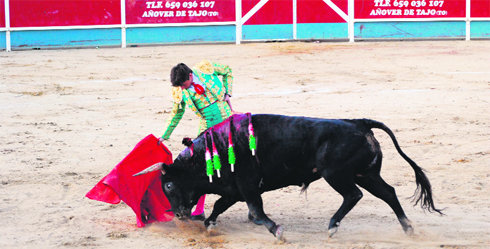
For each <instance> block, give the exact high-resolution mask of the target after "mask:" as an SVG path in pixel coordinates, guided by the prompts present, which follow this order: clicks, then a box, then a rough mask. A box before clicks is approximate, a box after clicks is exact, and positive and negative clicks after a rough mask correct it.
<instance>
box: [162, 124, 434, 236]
mask: <svg viewBox="0 0 490 249" xmlns="http://www.w3.org/2000/svg"><path fill="white" fill-rule="evenodd" d="M251 120H252V124H253V128H254V130H255V137H256V141H257V150H256V155H255V156H253V155H252V154H251V151H250V148H249V140H248V138H249V136H248V135H249V132H248V129H247V127H248V123H249V118H248V117H247V115H234V116H232V117H231V122H229V121H225V122H223V123H221V124H218V125H217V126H215V127H213V128H211V129H210V132H208V133H211V134H212V136H213V138H214V142H215V143H216V147H217V149H218V152H219V155H221V164H222V169H221V177H220V178H218V177H217V176H216V174H215V175H214V176H213V181H212V183H210V182H209V178H208V176H207V175H206V163H205V159H204V158H205V155H204V154H205V144H207V146H209V148H210V145H211V138H210V137H209V135H208V136H206V132H205V133H203V134H201V135H200V136H199V137H198V138H196V139H195V140H194V141H193V150H192V151H191V147H189V148H186V149H185V150H184V151H182V152H181V153H180V155H179V156H178V157H177V158H176V159H175V161H174V163H173V164H172V165H163V164H157V165H155V166H154V167H153V169H154V170H155V169H161V170H162V173H163V175H162V188H163V191H164V193H165V195H166V196H167V198H168V200H169V201H170V204H171V206H172V209H171V211H173V212H174V214H175V215H176V217H178V218H179V219H186V218H189V217H190V212H191V209H192V208H193V207H194V205H196V203H197V200H198V198H199V197H200V196H202V195H203V194H217V195H220V196H221V198H220V199H218V200H217V201H216V203H215V204H214V208H213V211H212V213H211V215H210V216H209V217H208V218H207V219H206V220H205V221H204V224H205V226H206V227H208V228H209V226H210V225H215V224H216V218H217V217H218V216H219V215H220V214H221V213H223V212H224V211H226V210H227V209H228V208H229V207H231V206H232V205H233V204H235V203H236V202H238V201H245V202H246V203H247V206H248V208H249V218H250V219H252V220H254V222H255V223H257V224H264V225H265V226H266V227H267V229H268V230H269V231H270V232H271V233H272V234H274V236H276V237H277V238H278V239H282V238H283V237H282V231H283V229H282V228H281V226H280V225H276V223H275V222H274V221H272V220H271V219H269V217H267V215H266V214H265V213H264V209H263V204H262V197H261V194H262V193H263V192H266V191H271V190H275V189H279V188H282V187H286V186H290V185H298V186H303V189H306V188H307V187H308V185H309V184H310V183H311V182H313V181H316V180H318V179H320V178H321V177H323V179H325V180H326V181H327V182H328V184H330V186H332V188H333V189H335V190H336V191H337V192H338V193H339V194H341V195H342V197H343V202H342V205H341V206H340V208H339V209H338V210H337V212H336V213H335V214H334V215H333V217H332V218H331V219H330V224H329V230H328V234H329V235H330V236H331V235H333V234H334V233H335V232H336V231H337V228H338V226H339V224H340V221H341V220H342V218H344V216H345V215H346V214H347V213H348V212H349V211H350V210H351V209H352V208H353V207H354V206H355V205H356V203H357V202H358V201H359V200H360V199H361V198H362V192H361V190H359V188H358V187H357V186H360V187H362V188H364V189H365V190H367V191H368V192H370V193H371V194H373V195H374V196H376V197H378V198H380V199H381V200H383V201H385V202H386V203H387V204H388V205H389V206H390V207H391V208H392V209H393V211H394V212H395V214H396V216H397V218H398V220H399V221H400V223H401V225H402V227H403V230H404V231H405V232H406V233H407V234H412V233H413V228H412V226H411V224H410V221H409V220H408V219H407V217H406V215H405V213H404V211H403V209H402V207H401V205H400V203H399V201H398V198H397V196H396V194H395V190H394V188H393V187H392V186H390V185H389V184H387V183H386V182H385V181H384V180H383V179H382V178H381V176H380V170H381V161H382V152H381V148H380V146H379V143H378V141H377V140H376V139H375V138H374V134H373V132H372V131H371V129H372V128H378V129H381V130H383V131H385V132H386V133H388V135H389V136H390V137H391V139H392V141H393V143H394V145H395V148H396V150H397V151H398V153H399V154H400V155H401V156H402V157H403V158H404V159H405V160H406V161H407V162H408V163H409V164H410V166H411V167H412V169H413V170H414V172H415V180H416V184H417V190H416V193H415V195H414V199H415V204H417V203H419V202H420V204H421V206H422V208H425V209H427V210H428V211H436V212H439V213H441V211H440V210H438V209H436V208H435V207H434V203H433V199H432V190H431V185H430V183H429V180H428V179H427V177H426V175H425V174H424V172H423V170H422V168H420V167H419V166H417V164H416V163H415V162H414V161H412V160H411V159H410V158H409V157H408V156H407V155H405V153H404V152H403V151H402V150H401V149H400V147H399V145H398V142H397V140H396V138H395V136H394V134H393V132H392V131H391V130H390V129H389V128H388V127H386V126H385V125H384V124H383V123H380V122H377V121H374V120H369V119H354V120H345V119H339V120H330V119H319V118H308V117H289V116H281V115H267V114H258V115H252V118H251ZM230 123H231V128H232V129H231V134H232V138H233V143H234V148H235V153H236V165H235V167H234V168H235V170H234V172H231V170H230V165H229V164H228V160H225V159H226V158H227V155H228V136H229V135H228V134H229V131H230V130H229V129H230ZM205 139H207V142H205ZM210 149H211V148H210ZM417 191H418V193H417Z"/></svg>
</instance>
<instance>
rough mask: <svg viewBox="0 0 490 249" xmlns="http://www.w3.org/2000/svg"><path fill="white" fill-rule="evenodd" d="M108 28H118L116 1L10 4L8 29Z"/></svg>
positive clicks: (56, 0)
mask: <svg viewBox="0 0 490 249" xmlns="http://www.w3.org/2000/svg"><path fill="white" fill-rule="evenodd" d="M0 1H2V2H3V0H0ZM110 24H121V1H119V0H91V1H80V0H42V1H39V0H10V26H11V27H42V26H74V25H110Z"/></svg>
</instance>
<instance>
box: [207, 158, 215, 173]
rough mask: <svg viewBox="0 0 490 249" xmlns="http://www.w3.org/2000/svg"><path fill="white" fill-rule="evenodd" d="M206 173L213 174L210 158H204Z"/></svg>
mask: <svg viewBox="0 0 490 249" xmlns="http://www.w3.org/2000/svg"><path fill="white" fill-rule="evenodd" d="M206 174H207V175H208V176H212V175H214V169H213V161H212V160H211V159H209V160H206Z"/></svg>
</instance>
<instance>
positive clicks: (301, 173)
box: [252, 114, 356, 191]
mask: <svg viewBox="0 0 490 249" xmlns="http://www.w3.org/2000/svg"><path fill="white" fill-rule="evenodd" d="M252 123H253V125H254V130H255V134H256V138H257V157H258V160H259V164H260V165H259V170H260V171H261V174H262V176H263V177H264V180H263V182H264V188H265V191H267V190H272V189H277V188H281V187H285V186H289V185H299V186H301V185H302V184H304V183H305V184H309V183H310V182H312V181H315V180H317V179H319V178H320V175H319V173H318V172H317V171H316V169H315V168H316V167H317V162H318V160H319V157H321V156H322V155H321V153H322V150H326V148H327V147H328V146H330V145H333V144H334V143H335V142H336V140H337V138H339V137H344V138H345V137H346V136H356V134H355V133H356V126H355V122H352V121H348V120H331V119H320V118H309V117H291V116H281V115H268V114H258V115H253V118H252Z"/></svg>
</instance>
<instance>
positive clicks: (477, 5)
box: [471, 0, 490, 18]
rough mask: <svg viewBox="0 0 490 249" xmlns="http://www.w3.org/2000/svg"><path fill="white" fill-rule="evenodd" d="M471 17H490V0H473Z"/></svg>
mask: <svg viewBox="0 0 490 249" xmlns="http://www.w3.org/2000/svg"><path fill="white" fill-rule="evenodd" d="M471 17H486V18H490V0H471Z"/></svg>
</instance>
